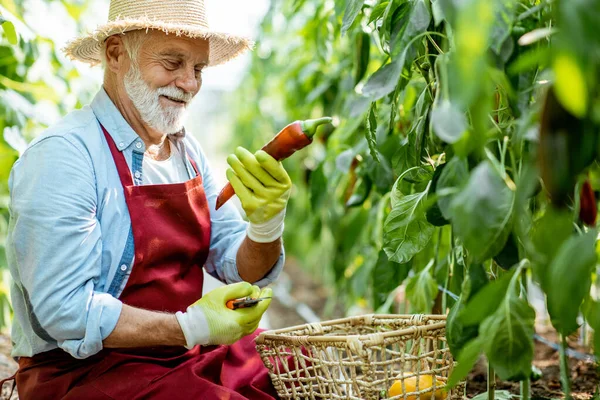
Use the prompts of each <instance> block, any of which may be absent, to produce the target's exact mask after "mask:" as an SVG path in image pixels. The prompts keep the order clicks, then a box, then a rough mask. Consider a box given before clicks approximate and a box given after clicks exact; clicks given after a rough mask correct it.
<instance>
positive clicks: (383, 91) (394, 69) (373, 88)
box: [362, 59, 404, 101]
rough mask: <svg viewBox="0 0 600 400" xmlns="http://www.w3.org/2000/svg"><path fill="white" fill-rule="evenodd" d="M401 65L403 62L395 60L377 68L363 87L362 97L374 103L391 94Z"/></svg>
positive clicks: (398, 76) (400, 70) (396, 82)
mask: <svg viewBox="0 0 600 400" xmlns="http://www.w3.org/2000/svg"><path fill="white" fill-rule="evenodd" d="M400 61H402V62H400ZM403 65H404V61H403V60H399V59H397V60H394V61H392V62H391V63H389V64H385V65H384V66H382V67H381V68H379V69H378V70H377V71H376V72H375V73H374V74H373V75H371V77H370V78H369V80H368V81H367V83H366V84H365V86H364V87H363V89H362V94H363V96H366V97H369V98H370V99H371V100H372V101H375V100H379V99H381V98H382V97H384V96H386V95H388V94H389V93H391V92H392V91H393V90H394V89H395V88H396V85H397V84H398V79H400V74H401V73H402V68H403Z"/></svg>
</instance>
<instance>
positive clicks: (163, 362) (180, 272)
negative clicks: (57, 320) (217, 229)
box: [16, 127, 277, 400]
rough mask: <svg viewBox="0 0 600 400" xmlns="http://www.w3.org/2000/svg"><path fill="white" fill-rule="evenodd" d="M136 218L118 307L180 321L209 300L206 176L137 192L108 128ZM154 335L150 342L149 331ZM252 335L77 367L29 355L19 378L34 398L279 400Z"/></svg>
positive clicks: (61, 358)
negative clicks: (205, 289) (205, 287)
mask: <svg viewBox="0 0 600 400" xmlns="http://www.w3.org/2000/svg"><path fill="white" fill-rule="evenodd" d="M102 130H103V132H104V136H105V137H106V140H107V142H108V145H109V147H110V151H111V153H112V156H113V159H114V161H115V164H116V166H117V170H118V172H119V177H120V179H121V183H122V185H123V190H124V194H125V200H126V201H127V207H128V209H129V213H130V215H131V225H132V229H133V235H134V243H135V262H134V265H133V269H132V271H131V275H130V277H129V279H128V281H127V285H126V286H125V289H124V290H123V293H122V295H121V296H120V299H121V300H122V301H123V303H124V304H128V305H131V306H135V307H140V308H145V309H148V310H156V311H165V312H170V313H175V312H176V311H184V310H185V309H186V308H187V306H188V305H190V304H192V303H194V302H195V301H196V300H198V299H199V298H200V297H201V296H202V284H203V272H202V267H203V265H204V263H205V262H206V258H207V256H208V251H209V246H210V214H209V209H208V204H207V201H206V195H205V193H204V187H203V184H202V177H201V176H200V174H199V172H198V168H197V165H196V163H195V162H194V161H193V160H191V158H190V161H191V163H192V165H193V167H194V170H195V171H196V175H197V176H196V177H195V178H194V179H191V180H189V181H187V182H184V183H176V184H168V185H144V186H134V184H133V181H132V178H131V172H130V170H129V167H128V166H127V163H126V161H125V157H124V156H123V153H121V152H120V151H119V150H117V148H116V146H115V143H114V141H113V140H112V138H111V137H110V135H109V134H108V132H107V131H106V130H105V129H104V127H102ZM148 334H152V333H151V332H149V333H148ZM255 337H256V333H255V334H254V335H250V336H247V337H245V338H243V339H242V340H240V341H239V342H237V343H235V344H234V345H232V346H209V347H202V348H201V347H199V346H196V347H195V348H193V349H192V350H189V351H188V350H186V349H185V348H184V347H166V346H165V347H157V348H156V347H155V348H141V349H103V350H102V351H101V352H99V353H98V354H95V355H94V356H92V357H89V358H86V359H83V360H78V359H75V358H73V357H72V356H71V355H69V354H68V353H66V352H65V351H63V350H62V349H55V350H52V351H49V352H45V353H41V354H37V355H35V356H33V357H21V359H20V360H19V371H18V372H17V374H16V381H17V390H18V392H19V397H20V398H21V400H29V399H69V400H70V399H73V400H75V399H77V400H79V399H90V400H93V399H127V400H129V399H165V400H167V399H168V400H172V399H175V398H176V399H232V400H235V399H240V400H241V399H246V398H248V399H252V400H254V399H256V400H262V399H265V400H267V399H273V398H277V395H276V392H275V389H274V388H273V386H272V384H271V381H270V379H269V376H268V372H267V369H266V368H265V367H264V366H263V364H262V361H261V360H260V357H259V355H258V354H257V352H256V349H255V347H254V338H255Z"/></svg>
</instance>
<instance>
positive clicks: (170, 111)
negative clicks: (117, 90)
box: [124, 64, 194, 135]
mask: <svg viewBox="0 0 600 400" xmlns="http://www.w3.org/2000/svg"><path fill="white" fill-rule="evenodd" d="M124 84H125V91H126V92H127V95H128V96H129V98H130V99H131V101H132V102H133V105H134V106H135V108H137V110H138V112H139V113H140V116H141V117H142V120H143V121H144V122H145V123H146V124H148V126H150V127H151V128H152V129H155V130H157V131H158V132H160V133H163V134H166V135H169V134H173V133H177V132H179V131H181V130H182V129H183V123H184V121H185V118H186V117H187V106H188V104H189V102H190V101H192V98H193V97H194V96H193V95H192V94H191V93H186V92H184V91H183V90H181V89H179V88H177V87H173V86H163V87H160V88H158V89H152V88H151V87H150V85H148V83H147V82H146V81H145V80H144V78H143V77H142V74H141V72H140V69H139V68H138V67H137V66H136V65H134V64H131V67H130V68H129V71H127V74H125V79H124ZM163 95H164V96H168V97H171V98H174V99H177V100H180V101H184V102H185V103H186V104H185V105H184V106H177V105H172V106H170V105H169V106H166V107H165V106H162V105H161V104H160V96H163Z"/></svg>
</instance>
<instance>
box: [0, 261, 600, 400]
mask: <svg viewBox="0 0 600 400" xmlns="http://www.w3.org/2000/svg"><path fill="white" fill-rule="evenodd" d="M290 261H291V262H288V264H287V265H286V268H285V271H286V272H285V273H286V276H287V278H289V279H288V282H289V284H290V294H291V296H292V298H294V299H295V300H298V301H302V302H304V303H305V304H306V305H307V306H308V307H310V308H311V309H312V310H313V311H314V312H315V313H316V315H318V316H319V317H323V315H324V309H325V304H326V303H327V299H328V298H329V297H330V296H331V295H332V293H331V292H330V291H329V290H328V289H327V288H326V287H324V286H323V285H321V284H320V283H319V282H317V281H316V280H314V279H312V278H311V276H310V275H309V274H308V273H306V272H305V271H303V270H302V269H301V268H299V267H298V265H297V264H296V263H294V262H293V260H290ZM285 278H286V277H284V279H285ZM269 311H270V324H271V327H272V328H273V329H278V328H283V327H288V326H294V325H301V324H304V323H305V320H304V319H303V318H302V317H301V316H300V315H299V314H298V313H297V312H296V311H295V310H294V309H290V308H288V307H287V306H286V305H284V304H283V303H282V302H280V301H278V300H277V297H276V296H275V298H274V299H273V302H272V303H271V307H270V308H269ZM341 316H342V315H341V310H340V309H339V308H337V309H334V312H333V314H332V315H329V316H327V319H331V318H336V317H341ZM538 333H539V334H540V335H542V336H544V337H545V338H546V339H549V340H550V341H552V342H554V343H556V342H557V338H556V334H555V332H553V331H552V330H549V329H542V330H538ZM570 346H571V348H573V349H574V350H578V351H580V352H584V353H586V352H589V350H587V349H585V348H581V347H579V346H578V345H577V343H576V342H574V341H571V342H570ZM10 349H11V344H10V338H9V337H8V336H6V335H0V379H3V378H5V377H8V376H11V375H12V374H13V373H14V372H15V371H16V368H17V364H16V363H15V362H14V361H13V359H12V358H11V357H10ZM534 365H535V366H537V367H538V368H540V370H541V371H542V378H541V379H540V380H538V381H535V382H532V384H531V394H532V398H533V399H536V400H546V399H548V400H549V399H558V398H564V394H563V392H562V390H561V386H560V369H559V355H558V352H557V351H556V350H554V349H552V348H550V347H549V346H547V345H545V344H543V343H539V342H536V345H535V360H534ZM569 366H570V368H571V381H572V395H573V398H574V399H578V400H579V399H581V400H588V399H593V398H594V393H595V392H596V391H597V390H598V387H599V385H600V374H599V372H598V369H597V365H595V364H594V363H592V362H586V361H581V360H576V359H572V358H571V359H569ZM486 374H487V367H486V365H485V362H484V360H480V362H479V363H478V365H477V366H476V368H475V369H474V370H473V371H472V372H471V374H470V375H469V379H468V383H467V395H468V397H469V398H471V397H473V396H475V395H477V394H479V393H483V392H485V391H486V390H487V388H486V384H487V380H486ZM496 385H497V386H496V390H508V391H510V392H511V393H513V394H515V395H518V394H519V383H515V382H502V381H497V383H496ZM9 391H10V385H9V384H5V385H4V388H3V390H2V398H6V396H7V395H8V393H9ZM11 399H13V400H14V399H18V397H17V395H16V393H14V394H13V396H12V397H11Z"/></svg>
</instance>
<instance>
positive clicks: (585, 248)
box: [542, 230, 597, 336]
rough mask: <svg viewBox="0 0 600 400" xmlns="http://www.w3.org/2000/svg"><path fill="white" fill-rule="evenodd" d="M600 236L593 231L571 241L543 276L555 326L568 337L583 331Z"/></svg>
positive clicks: (564, 246)
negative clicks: (583, 310)
mask: <svg viewBox="0 0 600 400" xmlns="http://www.w3.org/2000/svg"><path fill="white" fill-rule="evenodd" d="M596 236H597V232H596V230H590V231H589V232H587V233H585V234H583V235H579V236H572V237H571V238H569V239H568V240H567V241H566V242H565V243H564V244H563V245H562V246H561V248H560V249H559V251H558V253H557V254H556V257H555V258H554V260H552V263H551V264H550V265H549V267H548V269H547V270H546V271H545V272H543V276H544V277H543V279H542V282H544V283H545V286H544V291H545V292H546V300H547V303H548V311H549V313H550V317H551V319H552V324H553V325H554V327H555V328H556V329H557V330H558V331H559V332H560V333H562V334H563V335H565V336H566V335H570V334H571V333H573V332H574V331H575V330H576V329H577V328H578V327H579V325H578V324H577V314H578V313H579V307H580V306H581V304H582V302H583V300H584V299H585V298H586V297H587V296H588V295H589V292H590V287H591V284H592V272H593V270H594V267H595V266H596V258H597V256H596V249H595V245H596Z"/></svg>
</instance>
